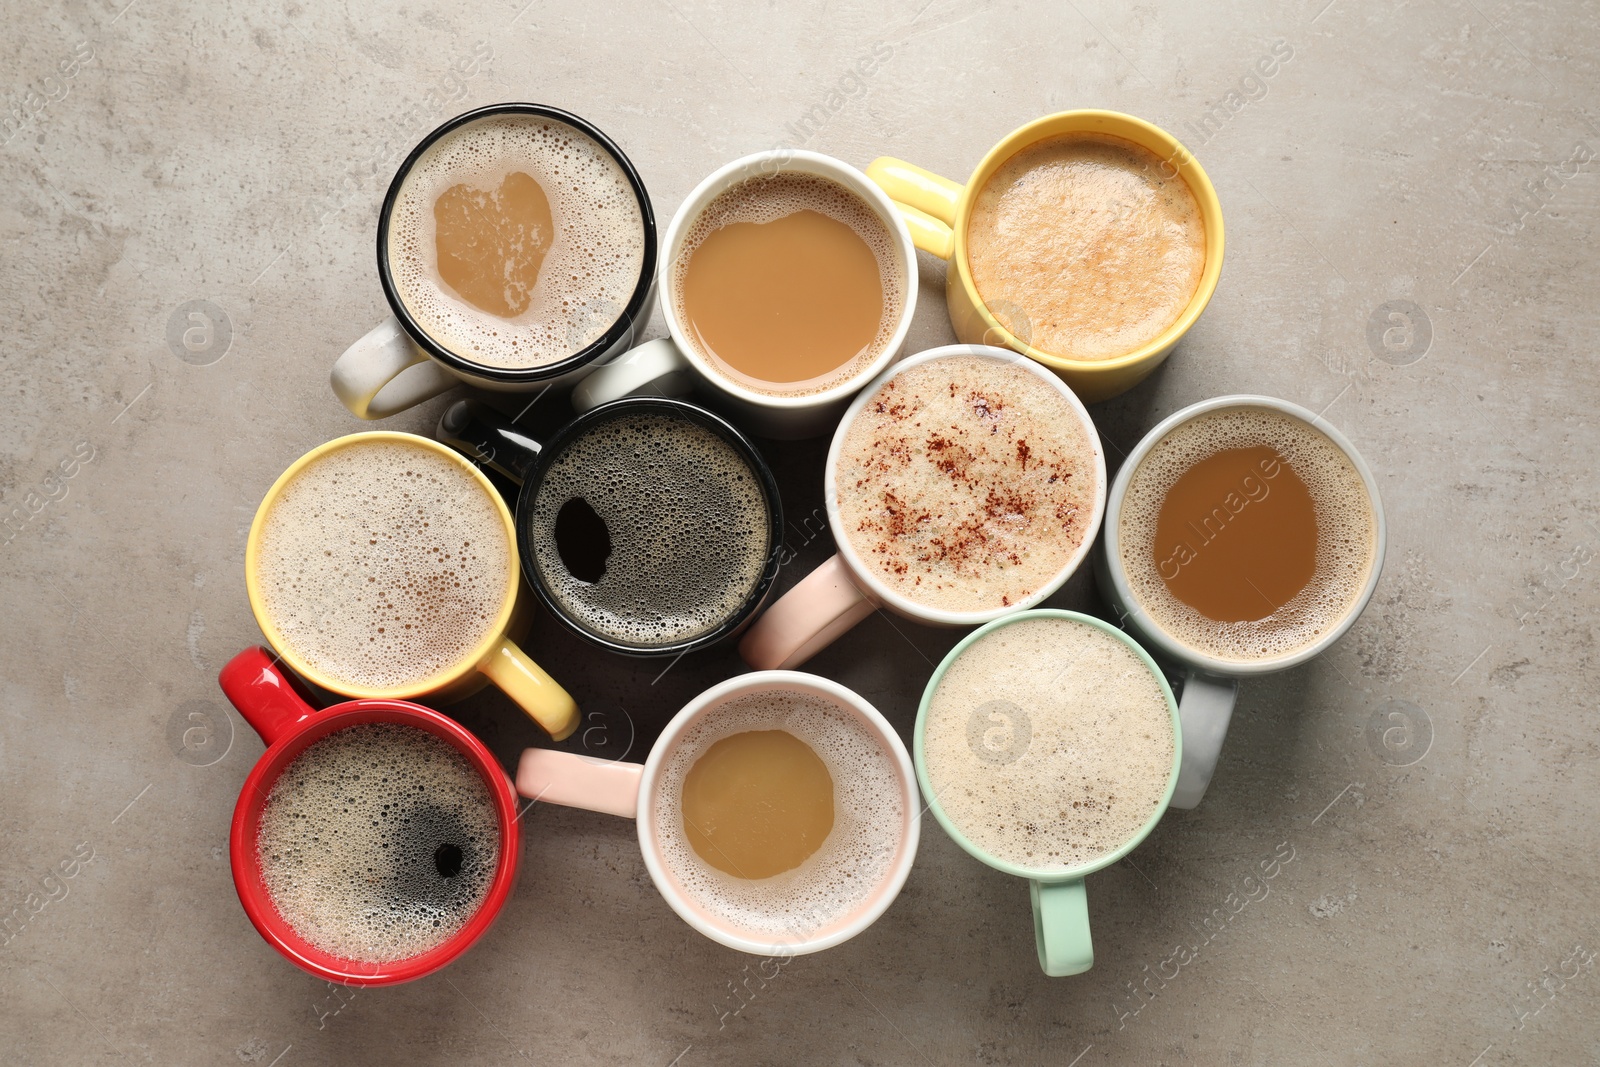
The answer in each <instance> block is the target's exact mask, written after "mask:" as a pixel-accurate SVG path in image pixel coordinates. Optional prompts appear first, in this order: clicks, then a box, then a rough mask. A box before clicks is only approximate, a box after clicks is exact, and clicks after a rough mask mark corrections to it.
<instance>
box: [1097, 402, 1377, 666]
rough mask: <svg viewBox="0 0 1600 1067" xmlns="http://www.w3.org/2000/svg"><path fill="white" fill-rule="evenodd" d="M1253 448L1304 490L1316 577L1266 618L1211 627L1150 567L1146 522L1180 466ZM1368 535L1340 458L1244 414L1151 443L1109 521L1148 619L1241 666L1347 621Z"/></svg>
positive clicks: (1291, 426) (1361, 504) (1205, 421)
mask: <svg viewBox="0 0 1600 1067" xmlns="http://www.w3.org/2000/svg"><path fill="white" fill-rule="evenodd" d="M1256 445H1266V446H1268V447H1270V448H1273V449H1276V450H1277V452H1278V454H1279V455H1280V456H1281V457H1283V459H1284V460H1285V461H1286V462H1287V463H1288V465H1289V467H1290V468H1291V469H1292V470H1293V471H1294V473H1295V474H1297V475H1299V477H1300V479H1301V481H1303V482H1305V485H1306V488H1307V489H1308V490H1310V493H1311V502H1312V506H1313V507H1314V509H1315V512H1316V519H1317V555H1316V571H1315V573H1314V574H1313V575H1312V578H1311V581H1310V582H1309V583H1308V584H1307V585H1306V587H1305V589H1303V590H1301V592H1300V594H1299V595H1298V596H1296V597H1295V598H1294V599H1293V600H1291V601H1289V602H1288V603H1287V604H1285V605H1283V607H1281V608H1279V609H1278V610H1277V611H1275V612H1273V613H1272V614H1271V615H1268V616H1267V617H1266V618H1264V619H1259V620H1256V621H1253V622H1218V621H1217V620H1215V619H1210V618H1207V617H1206V616H1204V615H1202V614H1200V612H1198V611H1196V610H1195V609H1194V608H1192V607H1190V606H1189V605H1188V604H1185V603H1184V602H1183V601H1181V600H1179V599H1178V598H1177V597H1175V596H1173V595H1172V593H1171V592H1170V591H1169V590H1168V589H1167V585H1166V583H1165V582H1164V581H1163V580H1162V578H1161V573H1160V571H1159V569H1158V562H1157V560H1156V546H1155V535H1156V519H1157V517H1158V516H1159V515H1160V513H1161V504H1162V501H1164V500H1165V499H1166V496H1167V492H1168V490H1170V489H1171V488H1172V486H1173V485H1174V484H1175V483H1176V482H1177V480H1178V479H1179V478H1181V477H1182V476H1183V475H1184V473H1185V472H1187V471H1188V470H1189V468H1191V467H1193V466H1194V465H1195V464H1196V463H1198V462H1200V461H1201V460H1203V459H1205V458H1206V457H1208V456H1213V455H1215V454H1216V453H1218V452H1221V451H1223V450H1224V449H1230V448H1249V447H1252V446H1256ZM1377 536H1378V529H1377V519H1376V518H1375V517H1374V514H1373V510H1372V498H1371V496H1370V495H1369V494H1368V493H1367V486H1366V483H1365V482H1364V481H1363V480H1362V478H1361V474H1360V472H1359V471H1357V470H1356V469H1355V466H1354V465H1353V464H1352V463H1351V462H1350V459H1349V457H1348V456H1346V455H1345V453H1344V450H1343V449H1341V448H1340V447H1339V446H1338V445H1336V444H1334V443H1333V441H1332V440H1331V439H1329V437H1328V436H1327V435H1326V434H1324V433H1322V432H1321V431H1320V430H1318V429H1316V428H1315V427H1313V426H1311V425H1310V424H1308V423H1305V422H1303V421H1301V420H1300V419H1297V418H1294V417H1293V416H1290V415H1286V414H1283V413H1281V412H1277V411H1272V410H1268V409H1265V408H1248V407H1244V408H1226V409H1222V410H1219V411H1209V412H1206V413H1204V414H1202V415H1198V416H1196V417H1195V418H1193V419H1190V420H1189V421H1188V422H1185V423H1183V424H1182V425H1180V426H1178V427H1177V428H1175V429H1173V430H1172V431H1171V432H1170V433H1168V434H1167V435H1166V436H1165V437H1163V438H1162V439H1161V440H1160V441H1159V442H1157V443H1156V445H1155V447H1154V448H1152V449H1151V450H1150V451H1149V453H1148V454H1146V456H1145V457H1144V459H1143V460H1141V461H1140V463H1139V467H1138V469H1137V470H1135V471H1134V473H1133V477H1132V478H1130V479H1129V481H1128V490H1127V493H1126V494H1125V495H1124V496H1123V500H1122V513H1121V518H1120V519H1119V520H1118V523H1117V541H1118V556H1119V557H1120V558H1121V561H1122V569H1123V573H1124V574H1126V575H1127V578H1128V585H1129V587H1130V589H1131V591H1132V593H1133V598H1134V600H1135V601H1137V602H1138V604H1139V606H1140V607H1142V608H1143V609H1144V610H1145V612H1146V613H1147V614H1148V616H1149V618H1150V621H1151V622H1153V623H1154V624H1155V625H1156V626H1159V627H1160V628H1161V629H1162V630H1164V631H1165V632H1166V633H1167V634H1168V635H1169V636H1170V637H1172V638H1173V639H1174V640H1176V641H1177V642H1179V643H1180V644H1183V645H1187V646H1188V647H1190V648H1193V649H1195V650H1197V651H1199V652H1202V653H1204V654H1205V655H1208V656H1215V657H1217V658H1219V659H1228V660H1237V661H1241V662H1250V661H1254V660H1268V659H1277V658H1278V657H1280V656H1286V655H1289V654H1290V653H1292V652H1296V651H1298V650H1300V649H1302V648H1305V647H1307V646H1309V645H1312V644H1315V643H1316V642H1317V641H1319V640H1321V639H1322V637H1323V635H1324V634H1326V633H1327V632H1328V631H1329V630H1331V629H1332V628H1333V627H1334V626H1336V625H1337V624H1338V623H1339V622H1340V620H1342V619H1343V618H1344V617H1345V616H1346V615H1348V614H1349V613H1350V612H1351V610H1353V609H1354V607H1355V604H1356V601H1358V600H1359V599H1360V597H1361V591H1362V589H1363V588H1364V587H1365V585H1366V582H1367V577H1368V575H1369V574H1370V573H1371V572H1372V566H1373V563H1374V561H1375V560H1376V553H1377ZM1201 551H1204V549H1202V550H1201Z"/></svg>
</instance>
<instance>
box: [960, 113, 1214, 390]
mask: <svg viewBox="0 0 1600 1067" xmlns="http://www.w3.org/2000/svg"><path fill="white" fill-rule="evenodd" d="M1165 169H1170V168H1168V167H1167V165H1166V164H1164V163H1163V162H1162V160H1161V157H1160V156H1158V155H1156V154H1155V153H1154V152H1152V151H1150V150H1149V149H1148V148H1145V147H1144V146H1143V145H1138V144H1135V143H1134V142H1132V141H1129V140H1125V139H1123V138H1120V137H1111V136H1106V135H1098V134H1097V135H1087V136H1086V135H1082V134H1069V135H1066V136H1062V137H1052V138H1048V139H1046V140H1043V141H1039V142H1036V143H1034V144H1032V145H1029V146H1028V147H1026V148H1024V149H1022V150H1021V151H1019V152H1017V153H1016V154H1015V155H1013V156H1012V157H1011V158H1009V159H1007V160H1006V161H1005V162H1004V163H1002V164H1001V165H1000V166H999V168H997V169H996V170H995V172H994V173H993V174H992V175H991V176H990V177H989V179H988V180H987V181H986V182H984V184H983V188H982V189H981V190H979V192H978V196H977V197H976V199H975V200H974V202H973V208H972V216H971V220H970V222H969V223H968V226H967V264H968V267H969V269H970V270H971V272H972V280H973V284H974V285H975V286H976V287H977V289H978V293H979V295H980V296H982V298H983V301H984V303H985V304H986V305H988V307H989V309H990V310H991V311H992V312H994V314H995V317H996V318H997V319H999V320H1000V322H1001V324H1002V325H1003V326H1005V327H1006V328H1007V329H1008V330H1010V331H1011V332H1012V333H1013V334H1016V335H1018V336H1020V337H1021V338H1022V339H1023V340H1024V341H1026V342H1027V343H1029V344H1031V345H1033V346H1034V347H1035V348H1038V349H1041V350H1043V351H1046V352H1052V353H1055V354H1056V355H1060V356H1065V357H1067V358H1069V359H1081V360H1101V359H1114V358H1116V357H1118V356H1122V355H1126V354H1128V353H1129V352H1132V351H1134V350H1135V349H1137V348H1140V347H1141V346H1143V345H1145V344H1148V343H1149V342H1151V341H1153V340H1155V339H1156V338H1157V337H1159V336H1160V335H1161V333H1162V332H1163V331H1165V330H1166V329H1167V328H1168V327H1169V326H1171V325H1172V324H1173V323H1174V322H1176V321H1178V319H1179V318H1180V317H1181V316H1182V315H1183V313H1184V311H1185V310H1187V309H1188V307H1189V303H1190V301H1192V300H1193V299H1194V294H1195V291H1196V290H1197V289H1198V288H1199V285H1200V277H1201V274H1202V273H1203V272H1204V270H1205V260H1206V233H1205V220H1204V216H1203V215H1202V214H1201V212H1200V205H1199V204H1198V202H1196V200H1195V197H1194V193H1193V192H1192V191H1190V189H1189V186H1188V184H1187V183H1186V182H1185V181H1184V179H1183V177H1182V176H1181V175H1177V174H1173V175H1171V176H1170V177H1169V176H1168V175H1167V174H1166V173H1164V170H1165Z"/></svg>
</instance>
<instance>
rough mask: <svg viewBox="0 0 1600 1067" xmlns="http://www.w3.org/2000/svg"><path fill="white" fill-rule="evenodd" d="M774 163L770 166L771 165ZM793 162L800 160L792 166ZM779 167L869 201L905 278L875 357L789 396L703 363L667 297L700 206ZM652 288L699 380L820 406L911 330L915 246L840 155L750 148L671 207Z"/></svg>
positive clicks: (763, 400) (762, 402)
mask: <svg viewBox="0 0 1600 1067" xmlns="http://www.w3.org/2000/svg"><path fill="white" fill-rule="evenodd" d="M774 162H776V163H777V164H778V166H777V168H776V170H774V169H773V168H772V167H771V164H773V163H774ZM794 164H801V165H800V166H794ZM782 170H797V171H800V172H803V173H807V174H817V175H820V176H821V177H825V178H830V179H832V180H833V181H836V182H838V183H839V184H840V185H843V186H844V187H845V188H847V189H848V190H850V192H852V193H855V194H856V195H857V196H859V197H860V198H861V199H862V200H865V201H866V202H867V203H868V204H870V205H871V206H872V208H873V210H875V211H876V212H877V214H878V217H879V218H880V219H882V220H883V223H884V225H885V226H887V227H888V228H889V233H890V235H891V237H892V238H893V240H894V244H895V248H896V251H897V252H898V253H899V255H900V260H901V268H902V271H903V273H904V279H905V292H904V294H903V295H904V304H903V306H902V307H901V309H900V320H899V322H897V323H896V324H895V330H894V333H893V334H892V335H891V336H890V338H889V341H888V343H886V344H885V345H884V346H883V351H882V352H880V353H879V354H878V356H877V358H876V359H874V360H873V361H872V362H871V363H870V364H869V365H867V366H865V367H863V368H862V369H861V370H860V371H859V372H857V373H856V374H853V375H851V376H850V377H849V378H847V379H845V380H844V381H842V382H840V383H839V384H838V385H834V386H830V387H828V388H827V389H824V390H821V391H820V392H815V393H803V394H798V395H794V396H775V395H773V394H770V393H758V392H756V391H755V390H753V389H748V388H746V387H745V386H743V385H740V384H739V383H738V382H735V381H733V380H732V379H731V378H729V377H727V376H726V375H724V374H723V373H722V372H721V371H719V370H717V369H715V368H714V367H711V366H708V365H707V363H706V360H705V359H704V358H703V357H702V356H701V355H700V353H699V351H698V350H697V349H696V348H695V346H694V344H693V343H692V342H691V341H690V339H689V335H688V334H687V332H686V331H685V330H684V328H683V325H682V323H680V322H679V321H678V313H677V309H676V308H675V307H674V301H673V297H672V292H673V287H672V274H673V267H674V264H675V263H676V261H677V249H678V246H679V244H681V242H682V238H683V235H684V233H685V231H687V230H688V228H689V227H690V226H691V225H693V224H694V222H695V221H696V220H697V219H698V218H699V217H700V213H701V212H702V211H703V210H704V209H705V207H706V205H707V204H709V203H710V202H711V200H712V199H713V198H714V197H715V196H717V195H718V194H719V193H721V192H723V191H724V190H725V189H727V188H729V187H731V186H732V185H734V184H735V183H736V182H738V181H741V180H743V179H745V178H751V177H755V176H756V175H758V174H762V173H776V172H778V171H782ZM656 272H657V274H656V276H657V279H658V281H657V286H656V287H657V289H658V291H659V292H660V294H661V313H662V315H664V316H665V317H666V320H667V332H668V333H670V334H671V335H672V340H673V342H674V343H675V344H676V345H677V346H678V350H679V351H680V352H682V353H683V358H684V359H686V360H688V361H689V364H690V365H691V366H693V367H694V369H695V370H696V371H697V372H698V373H699V375H700V377H701V379H702V380H704V381H706V382H708V383H710V384H712V385H714V386H715V387H716V388H718V389H721V390H722V391H723V392H725V393H728V394H729V395H731V396H733V397H736V398H738V399H739V400H742V401H744V402H746V403H748V404H753V405H755V406H756V407H758V408H769V409H773V410H787V411H807V410H811V409H813V408H822V407H826V406H827V405H828V404H829V403H831V402H833V401H837V400H842V399H844V398H845V397H848V396H850V395H852V394H853V393H855V392H856V391H857V390H859V389H861V388H862V386H863V385H864V384H865V383H866V382H869V381H871V380H872V379H873V378H874V377H876V376H877V375H878V374H879V372H881V371H882V370H883V369H884V368H885V367H886V366H888V365H889V363H890V362H891V361H892V360H893V359H894V357H895V353H897V352H899V351H900V346H901V345H903V344H904V343H905V339H906V334H907V333H908V332H909V331H910V329H911V319H912V316H913V314H914V312H915V311H916V309H917V248H916V245H915V244H914V243H912V240H911V231H910V229H908V228H907V227H906V223H905V219H904V218H903V217H902V216H901V214H900V211H899V209H898V208H897V207H895V205H894V203H893V201H891V200H890V199H889V197H888V194H886V193H885V192H884V191H883V190H882V189H880V188H878V186H877V184H876V183H874V182H872V181H871V180H869V179H868V178H867V176H866V175H865V174H863V173H862V172H861V171H859V170H857V169H856V168H854V167H852V166H851V165H850V164H848V163H846V162H844V160H842V159H836V158H834V157H833V156H828V155H823V154H822V153H821V152H809V151H805V150H803V149H787V148H775V149H769V150H767V151H765V152H755V153H752V154H751V155H748V156H741V157H739V158H738V159H735V160H733V161H732V162H731V163H726V164H724V165H723V166H721V167H718V168H717V169H716V170H714V171H712V172H711V173H710V174H708V175H707V176H706V177H705V178H704V179H703V180H702V181H701V182H700V184H699V185H697V186H695V187H694V190H693V191H692V192H690V193H689V195H688V196H687V197H685V198H684V201H683V203H682V204H680V205H678V210H677V211H675V212H673V215H672V222H671V223H669V224H668V226H667V230H666V235H665V236H664V237H663V239H662V242H661V257H660V260H659V262H658V263H657V266H656Z"/></svg>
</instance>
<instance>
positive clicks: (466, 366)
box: [377, 101, 657, 385]
mask: <svg viewBox="0 0 1600 1067" xmlns="http://www.w3.org/2000/svg"><path fill="white" fill-rule="evenodd" d="M498 115H533V116H536V117H539V118H546V119H551V120H553V121H555V122H559V123H562V124H563V125H566V126H570V127H572V128H573V129H575V130H577V131H578V132H579V133H582V134H584V135H585V136H587V137H588V138H589V139H590V140H592V141H594V142H595V143H596V144H598V145H599V146H600V147H601V148H602V149H604V150H605V151H606V152H607V153H608V154H609V155H610V156H611V158H612V159H614V160H615V161H616V163H617V166H619V167H620V168H621V169H622V173H623V175H624V176H626V177H627V179H628V185H629V187H630V188H631V189H632V190H633V195H634V198H635V199H636V200H637V201H638V203H639V214H640V221H641V222H642V224H643V228H644V234H643V240H644V256H643V258H642V260H641V262H640V264H639V277H638V280H637V281H635V283H634V287H633V292H632V294H631V295H630V296H629V298H628V303H627V304H626V306H624V308H623V310H622V313H621V314H620V315H618V316H617V320H616V321H615V322H613V323H612V324H611V325H610V326H609V327H607V328H606V331H605V333H603V334H601V335H600V337H598V338H597V339H595V340H594V341H591V342H590V343H589V344H587V345H585V346H584V347H583V348H581V349H579V350H578V351H576V352H573V353H570V354H568V355H567V356H564V357H563V358H561V359H558V360H555V361H554V362H551V363H544V364H540V365H539V366H537V367H496V366H493V365H491V364H487V363H479V362H477V361H476V360H472V359H468V358H467V357H465V356H462V355H459V354H458V353H456V352H453V351H451V350H450V349H449V348H447V347H446V346H444V345H443V344H441V343H440V342H438V341H436V340H434V338H433V336H432V335H431V334H429V333H428V331H427V330H425V329H424V328H423V327H422V324H421V323H419V322H417V320H416V317H415V316H413V315H412V314H411V311H410V309H409V308H407V307H406V304H405V301H404V300H402V299H401V298H400V292H399V289H398V288H397V287H396V285H395V282H394V273H393V271H391V270H390V269H389V256H388V243H389V220H390V217H391V216H392V215H393V214H394V206H395V202H396V201H397V200H398V199H399V198H400V189H401V187H402V186H403V185H404V184H405V180H406V177H407V176H408V175H409V174H410V173H411V168H412V167H413V166H415V165H416V162H417V160H418V159H420V158H422V155H423V153H424V152H426V151H427V150H428V149H429V148H431V147H433V145H434V144H435V143H437V142H438V141H439V139H440V138H442V137H443V136H444V135H445V134H447V133H450V132H451V131H453V130H456V129H459V128H460V127H462V126H465V125H468V124H469V123H473V122H477V121H478V120H480V119H485V118H493V117H495V116H498ZM377 246H378V283H379V286H380V287H381V288H382V289H383V296H384V299H385V300H386V301H388V304H389V310H390V312H391V313H392V314H393V315H394V317H395V318H396V319H397V320H398V321H399V323H400V325H401V326H402V327H403V328H404V329H405V331H406V334H407V336H409V337H410V338H411V340H412V341H414V342H415V343H416V344H417V346H418V347H419V348H421V349H422V350H423V351H424V352H426V353H427V354H428V355H429V356H431V357H433V358H434V359H436V360H438V361H439V362H440V363H442V364H444V365H445V366H446V367H448V368H450V369H451V370H453V371H456V372H457V373H459V374H464V375H468V376H470V377H474V378H482V379H486V380H488V381H492V382H496V383H499V384H502V385H531V384H535V383H538V382H543V381H547V380H549V379H551V378H556V377H559V376H561V375H563V374H566V373H568V372H569V371H572V370H574V369H576V368H578V367H582V366H585V365H586V364H588V363H590V362H592V361H593V360H594V359H595V358H596V357H598V356H599V355H601V354H602V353H604V352H607V351H609V350H610V349H611V348H612V347H613V346H615V345H616V344H618V343H619V342H621V341H623V340H624V339H625V338H628V337H631V336H632V334H633V332H634V330H635V329H637V328H638V327H640V326H642V325H643V321H642V319H643V316H644V315H645V313H646V308H647V305H648V303H649V298H650V292H651V287H652V285H653V284H654V282H655V272H656V257H657V252H656V218H655V212H654V210H653V209H652V208H651V206H650V194H649V193H648V192H647V191H646V190H645V186H644V180H643V179H642V178H640V177H639V172H638V170H637V169H635V167H634V165H633V161H632V160H630V159H629V158H628V156H627V154H626V153H625V152H623V151H622V148H621V147H620V146H619V145H618V144H617V143H616V142H615V141H613V140H612V139H611V138H610V137H608V136H606V134H605V133H604V131H602V130H601V129H600V128H599V127H598V126H595V125H594V124H593V123H591V122H589V121H588V120H586V119H583V118H580V117H579V116H577V115H574V114H573V113H572V112H570V111H563V110H562V109H561V108H558V107H551V106H550V105H548V104H531V103H522V102H515V101H512V102H506V103H500V104H489V105H486V106H484V107H479V108H473V109H472V110H471V111H466V112H463V113H461V114H460V115H457V116H456V117H455V118H452V119H449V120H447V121H445V122H443V123H441V124H440V125H439V126H438V127H436V128H435V129H434V130H433V131H431V132H430V133H429V134H428V135H427V136H425V137H424V138H423V139H422V140H421V141H419V142H418V143H417V146H416V147H415V148H413V149H412V150H411V152H410V153H409V154H408V155H407V156H406V158H405V159H404V160H403V161H402V162H401V164H400V166H399V167H398V168H397V169H396V170H395V173H394V177H393V178H392V179H390V182H389V190H388V192H387V193H386V194H384V198H383V205H382V207H381V208H380V209H379V211H378V240H377Z"/></svg>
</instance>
